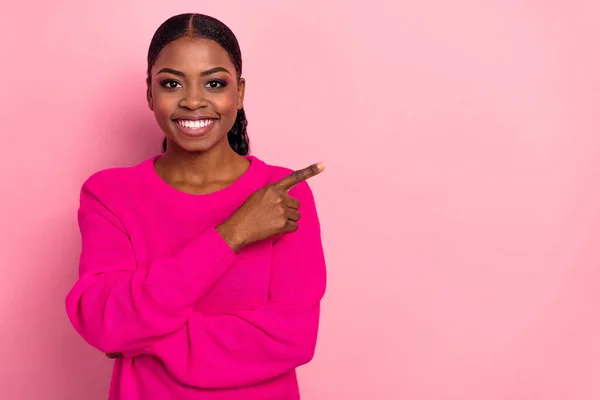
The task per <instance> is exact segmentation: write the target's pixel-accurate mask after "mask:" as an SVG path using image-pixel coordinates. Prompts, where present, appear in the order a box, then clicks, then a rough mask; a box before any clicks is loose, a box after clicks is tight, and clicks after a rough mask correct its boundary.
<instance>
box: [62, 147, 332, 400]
mask: <svg viewBox="0 0 600 400" xmlns="http://www.w3.org/2000/svg"><path fill="white" fill-rule="evenodd" d="M157 157H158V156H156V157H153V158H151V159H149V160H146V161H144V162H142V163H141V164H139V165H137V166H134V167H130V168H115V169H109V170H104V171H101V172H98V173H96V174H94V175H93V176H91V177H90V178H89V179H88V180H87V181H86V182H85V184H84V185H83V188H82V191H81V205H80V209H79V226H80V230H81V237H82V251H81V259H80V265H79V279H78V281H77V282H76V283H75V285H74V287H73V288H72V290H71V291H70V293H69V294H68V296H67V299H66V307H67V313H68V315H69V318H70V320H71V322H72V324H73V326H74V327H75V329H76V330H77V332H78V333H79V334H80V335H81V336H82V337H83V338H84V339H85V340H86V341H87V342H88V343H89V344H91V345H92V346H94V347H95V348H97V349H99V350H100V351H102V352H105V353H110V352H121V353H123V354H124V357H123V358H119V359H117V360H115V363H114V369H113V377H112V382H111V387H110V395H109V399H111V400H154V399H156V400H171V399H172V400H292V399H299V398H300V395H299V390H298V383H297V380H296V373H295V368H296V367H298V366H300V365H303V364H306V363H307V362H309V361H310V360H311V359H312V357H313V354H314V351H315V344H316V340H317V330H318V325H319V303H320V300H321V298H322V297H323V295H324V292H325V278H326V276H325V275H326V274H325V261H324V256H323V249H322V246H321V237H320V228H319V220H318V217H317V212H316V209H315V203H314V200H313V196H312V193H311V191H310V189H309V186H308V184H306V183H302V184H300V185H298V186H296V187H295V188H294V189H292V190H291V191H290V193H289V194H290V195H291V196H293V197H296V198H297V199H299V200H300V202H301V208H300V212H301V213H302V218H301V219H300V221H299V228H298V230H297V231H296V232H294V233H291V234H288V235H284V236H281V237H279V238H275V239H270V240H266V241H263V242H259V243H255V244H253V245H250V246H247V247H245V248H243V249H242V250H241V251H240V252H238V253H237V254H235V253H234V252H233V251H232V250H231V249H230V247H229V246H228V245H227V243H226V242H225V241H224V240H223V238H222V237H221V236H220V235H219V234H218V233H217V231H216V230H215V227H216V226H217V225H219V224H220V223H221V222H223V221H224V220H226V219H227V218H228V217H229V216H231V215H232V214H233V212H234V211H235V210H236V209H237V208H238V207H239V206H240V205H241V204H242V202H243V201H244V200H245V199H246V198H247V197H248V196H249V195H250V194H251V193H253V192H254V191H256V190H257V189H259V188H261V187H263V186H264V185H266V184H269V183H272V182H274V181H276V180H278V179H280V178H282V177H284V176H285V175H287V174H288V173H290V172H291V171H290V170H287V169H284V168H280V167H273V166H269V165H267V164H265V163H264V162H262V161H260V160H259V159H257V158H255V157H252V156H249V157H247V158H248V159H249V160H250V161H251V163H250V167H249V169H248V170H247V171H246V173H245V174H244V175H242V177H240V178H239V179H238V180H237V181H236V182H235V183H234V184H232V185H231V186H229V187H227V188H225V189H223V190H221V191H218V192H216V193H212V194H207V195H191V194H186V193H184V192H181V191H178V190H176V189H175V188H173V187H171V186H169V185H168V184H167V183H166V182H164V181H163V180H162V179H161V178H160V177H159V176H158V174H157V173H156V171H155V170H154V165H153V162H154V160H155V159H156V158H157Z"/></svg>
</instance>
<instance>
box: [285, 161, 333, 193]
mask: <svg viewBox="0 0 600 400" xmlns="http://www.w3.org/2000/svg"><path fill="white" fill-rule="evenodd" d="M324 169H325V165H324V164H323V163H316V164H313V165H311V166H309V167H306V168H304V169H299V170H297V171H294V172H292V173H291V174H289V175H288V176H286V177H285V178H283V179H281V180H280V181H278V182H276V183H275V186H277V187H278V188H280V189H283V190H285V191H288V190H290V189H291V188H293V187H294V186H296V185H297V184H299V183H300V182H303V181H305V180H307V179H309V178H312V177H313V176H315V175H318V174H320V173H321V172H323V170H324Z"/></svg>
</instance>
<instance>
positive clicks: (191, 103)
mask: <svg viewBox="0 0 600 400" xmlns="http://www.w3.org/2000/svg"><path fill="white" fill-rule="evenodd" d="M207 105H208V100H207V99H206V96H205V95H204V91H202V90H198V89H190V90H186V91H185V94H184V96H183V98H182V99H181V101H180V102H179V106H180V107H185V108H188V109H190V110H197V109H199V108H204V107H206V106H207Z"/></svg>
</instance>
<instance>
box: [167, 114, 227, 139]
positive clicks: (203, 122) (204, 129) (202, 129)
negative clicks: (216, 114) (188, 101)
mask: <svg viewBox="0 0 600 400" xmlns="http://www.w3.org/2000/svg"><path fill="white" fill-rule="evenodd" d="M216 121H217V120H216V119H214V118H202V119H185V118H180V119H176V120H174V122H175V125H176V126H177V128H178V129H179V131H180V132H181V133H182V134H183V135H186V136H192V137H199V136H203V135H206V134H207V133H208V132H209V131H210V130H211V129H212V127H213V125H214V124H215V122H216Z"/></svg>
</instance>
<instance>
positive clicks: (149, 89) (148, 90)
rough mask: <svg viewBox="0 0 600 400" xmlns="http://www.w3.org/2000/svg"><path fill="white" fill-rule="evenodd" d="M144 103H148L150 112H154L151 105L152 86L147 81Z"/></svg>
mask: <svg viewBox="0 0 600 400" xmlns="http://www.w3.org/2000/svg"><path fill="white" fill-rule="evenodd" d="M146 101H147V102H148V108H149V109H150V111H154V106H153V105H152V84H151V82H150V81H149V80H148V81H146Z"/></svg>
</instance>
